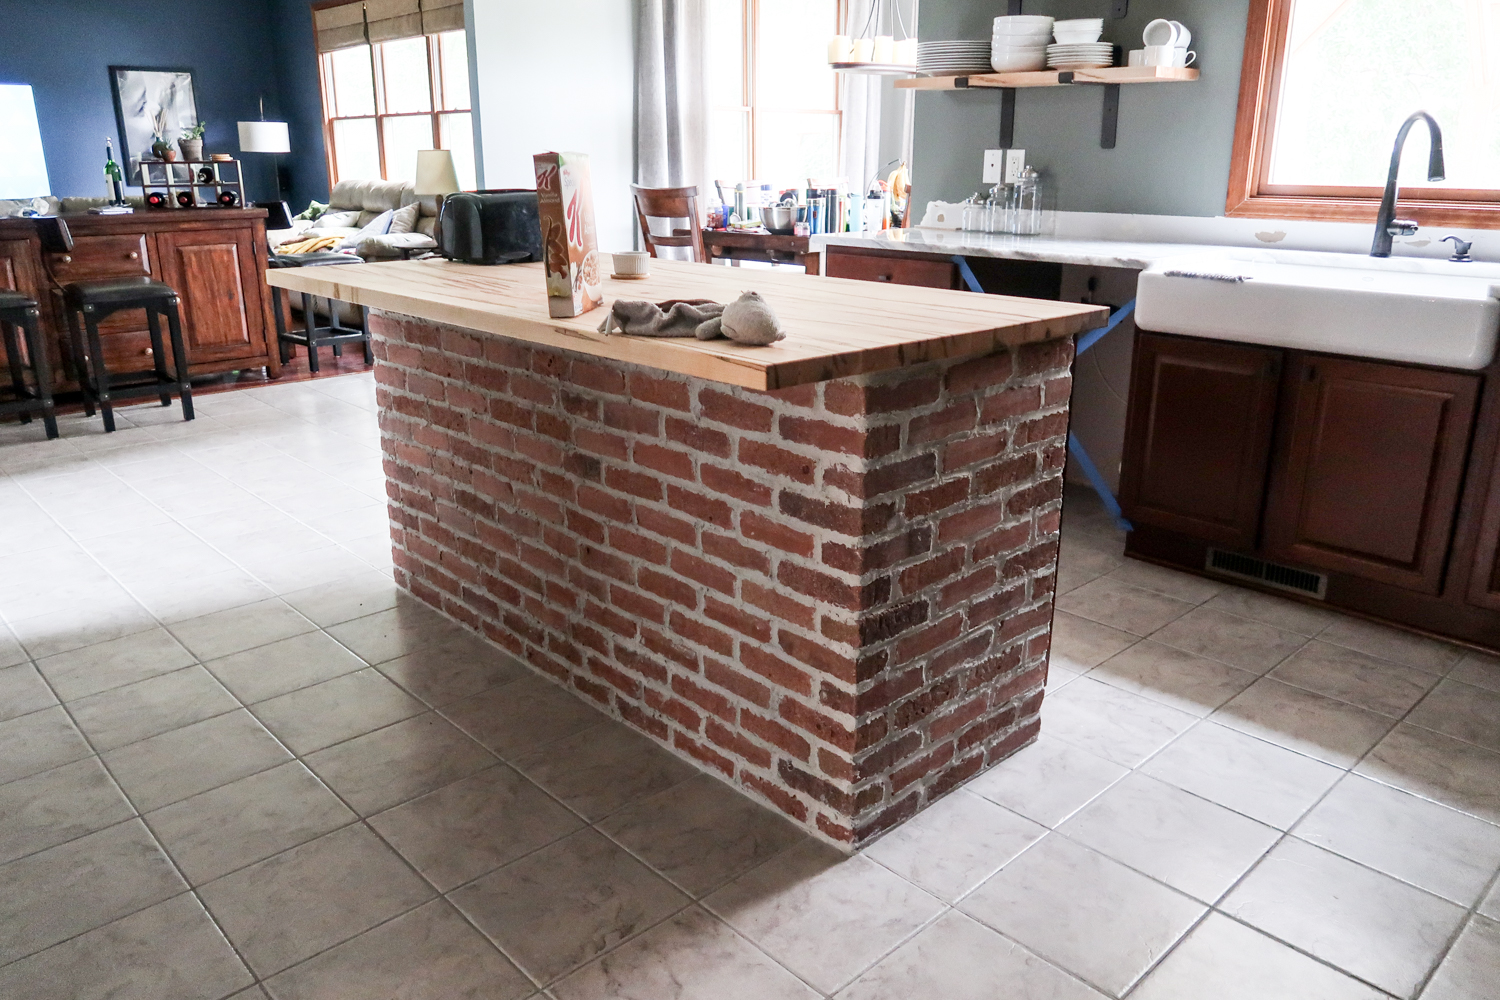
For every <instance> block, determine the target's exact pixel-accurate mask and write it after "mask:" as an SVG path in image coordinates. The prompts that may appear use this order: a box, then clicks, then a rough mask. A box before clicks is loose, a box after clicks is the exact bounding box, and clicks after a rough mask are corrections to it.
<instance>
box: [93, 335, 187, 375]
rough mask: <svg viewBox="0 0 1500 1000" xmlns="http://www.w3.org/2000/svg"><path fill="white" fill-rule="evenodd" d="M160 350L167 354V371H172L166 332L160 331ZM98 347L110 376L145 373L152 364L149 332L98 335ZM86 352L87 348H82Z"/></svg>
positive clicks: (170, 348) (169, 345)
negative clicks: (101, 351)
mask: <svg viewBox="0 0 1500 1000" xmlns="http://www.w3.org/2000/svg"><path fill="white" fill-rule="evenodd" d="M162 341H163V343H162V348H163V349H164V350H165V351H166V352H167V358H166V361H167V370H168V371H171V370H172V345H171V343H170V342H168V341H167V331H166V329H165V327H164V328H163V329H162ZM99 346H100V348H102V349H103V351H104V367H105V368H107V369H109V373H110V374H111V375H123V374H125V373H126V372H143V371H147V370H148V369H150V368H151V366H152V365H153V364H154V361H153V360H152V352H151V331H150V330H118V331H113V332H110V333H103V332H101V333H100V334H99ZM84 349H85V350H87V349H88V348H87V346H85V348H84Z"/></svg>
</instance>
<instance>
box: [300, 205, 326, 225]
mask: <svg viewBox="0 0 1500 1000" xmlns="http://www.w3.org/2000/svg"><path fill="white" fill-rule="evenodd" d="M326 211H328V206H327V205H324V204H322V203H320V202H316V201H313V202H309V203H308V205H307V210H306V211H304V212H303V213H302V214H301V215H299V216H297V218H299V219H307V220H308V221H311V220H313V219H316V218H317V217H318V216H320V215H322V214H323V213H324V212H326Z"/></svg>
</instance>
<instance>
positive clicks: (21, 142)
mask: <svg viewBox="0 0 1500 1000" xmlns="http://www.w3.org/2000/svg"><path fill="white" fill-rule="evenodd" d="M0 137H4V139H5V142H6V146H7V148H9V149H10V152H9V153H6V154H5V155H4V156H0V198H5V199H15V200H18V201H29V200H31V199H32V198H45V197H47V196H48V195H50V194H51V193H52V185H51V184H50V183H48V181H47V158H46V157H45V156H44V155H43V154H42V130H41V128H40V126H38V124H37V118H36V98H35V97H34V96H33V95H32V93H31V86H30V85H29V84H24V83H6V84H0Z"/></svg>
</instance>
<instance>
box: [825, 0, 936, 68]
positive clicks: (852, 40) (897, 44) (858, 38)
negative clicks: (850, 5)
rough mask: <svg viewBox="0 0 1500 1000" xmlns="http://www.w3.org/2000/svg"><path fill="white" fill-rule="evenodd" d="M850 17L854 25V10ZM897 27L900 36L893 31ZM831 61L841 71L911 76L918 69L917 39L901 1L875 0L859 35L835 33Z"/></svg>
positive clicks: (831, 43)
mask: <svg viewBox="0 0 1500 1000" xmlns="http://www.w3.org/2000/svg"><path fill="white" fill-rule="evenodd" d="M849 19H850V24H849V28H853V26H854V25H853V19H854V11H853V10H852V9H851V10H850V12H849ZM882 28H884V30H885V33H882ZM896 29H899V30H900V32H901V37H900V38H897V37H895V35H894V34H892V32H894V31H895V30H896ZM828 64H829V65H830V66H832V67H833V68H834V69H835V70H837V71H838V72H840V73H872V74H876V75H879V76H908V75H910V74H912V73H914V72H916V67H917V40H916V39H915V38H914V37H912V34H911V32H910V31H909V30H908V29H907V27H906V18H905V16H903V15H902V13H901V0H873V2H872V3H871V4H870V10H869V13H868V14H867V15H866V16H865V22H864V25H863V26H862V27H861V28H860V30H859V34H857V35H853V36H852V37H851V36H850V35H848V34H844V35H835V36H833V38H832V39H830V40H829V42H828Z"/></svg>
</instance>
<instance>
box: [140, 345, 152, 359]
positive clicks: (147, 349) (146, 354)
mask: <svg viewBox="0 0 1500 1000" xmlns="http://www.w3.org/2000/svg"><path fill="white" fill-rule="evenodd" d="M141 353H142V354H144V355H145V356H146V357H148V358H149V357H150V356H151V348H149V347H148V348H146V349H145V350H144V351H142V352H141Z"/></svg>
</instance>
